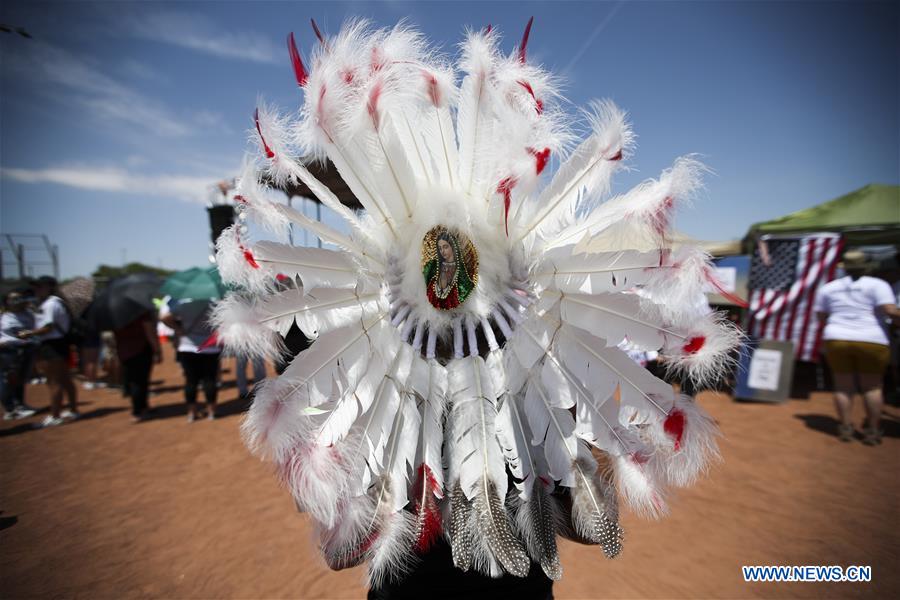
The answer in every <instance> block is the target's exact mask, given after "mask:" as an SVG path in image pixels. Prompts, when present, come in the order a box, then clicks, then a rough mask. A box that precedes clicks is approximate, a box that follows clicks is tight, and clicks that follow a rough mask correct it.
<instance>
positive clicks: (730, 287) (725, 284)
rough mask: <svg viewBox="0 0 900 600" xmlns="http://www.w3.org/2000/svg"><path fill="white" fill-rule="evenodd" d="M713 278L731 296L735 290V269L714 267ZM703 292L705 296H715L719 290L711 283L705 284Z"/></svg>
mask: <svg viewBox="0 0 900 600" xmlns="http://www.w3.org/2000/svg"><path fill="white" fill-rule="evenodd" d="M713 277H715V278H716V281H718V282H719V285H721V286H722V289H723V290H725V291H726V292H728V293H729V294H733V293H734V292H735V290H736V289H737V267H714V268H713ZM705 291H706V293H707V294H716V293H718V291H719V290H717V289H716V287H715V286H714V285H712V284H711V283H707V284H706V290H705Z"/></svg>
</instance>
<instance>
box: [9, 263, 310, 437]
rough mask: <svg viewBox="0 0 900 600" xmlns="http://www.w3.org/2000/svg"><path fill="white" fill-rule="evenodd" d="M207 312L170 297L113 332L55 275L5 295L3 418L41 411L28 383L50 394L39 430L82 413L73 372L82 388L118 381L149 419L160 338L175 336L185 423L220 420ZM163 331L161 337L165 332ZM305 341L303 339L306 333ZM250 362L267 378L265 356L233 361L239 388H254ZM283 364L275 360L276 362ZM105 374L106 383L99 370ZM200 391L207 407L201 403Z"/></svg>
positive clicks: (257, 375)
mask: <svg viewBox="0 0 900 600" xmlns="http://www.w3.org/2000/svg"><path fill="white" fill-rule="evenodd" d="M208 317H209V310H208V308H207V309H206V310H203V311H201V312H199V313H198V314H196V315H193V318H191V319H190V321H189V322H188V321H186V320H185V318H184V317H183V316H182V315H179V314H177V311H175V312H173V311H172V309H171V308H170V307H169V305H168V303H167V302H165V301H164V302H163V303H162V304H161V306H160V307H159V310H147V311H145V312H143V313H142V314H140V315H138V316H137V317H136V318H134V319H133V320H131V321H130V322H128V323H127V324H125V325H124V326H121V327H118V328H116V329H113V330H111V331H100V330H98V328H97V327H95V326H93V324H92V323H90V322H89V321H86V320H84V319H83V318H81V317H80V315H77V316H76V315H73V314H72V311H71V310H70V308H69V305H68V303H67V302H66V300H65V299H64V298H63V297H62V295H61V294H60V292H59V290H58V287H57V282H56V280H55V279H54V278H52V277H41V278H39V279H37V280H34V281H33V282H31V283H30V285H27V286H22V287H20V288H16V289H14V290H12V291H10V292H9V293H7V294H6V296H5V298H4V299H3V308H2V314H0V397H2V401H3V409H4V414H3V418H4V420H16V419H25V418H28V417H31V416H33V415H35V414H36V412H37V411H36V410H35V409H34V408H32V407H31V406H29V405H28V403H27V402H26V394H27V391H26V383H28V382H29V381H32V382H35V383H46V385H47V386H48V388H49V392H50V410H49V414H48V415H47V416H46V417H45V418H44V419H43V420H42V421H40V422H39V423H38V424H37V426H39V427H54V426H59V425H63V424H64V423H66V422H68V421H72V420H76V419H78V418H79V416H80V413H79V411H78V390H77V387H76V385H75V381H74V379H73V376H72V373H73V371H74V370H75V369H76V367H77V370H78V372H80V375H81V377H82V383H81V386H82V388H84V389H85V390H91V389H94V388H96V387H106V386H108V385H109V386H113V387H116V388H118V389H120V390H121V392H122V394H123V396H125V397H128V398H129V399H130V402H131V412H132V418H133V420H134V421H135V422H141V421H144V420H146V419H147V418H149V417H150V416H151V413H152V410H151V408H150V405H149V396H150V379H151V373H152V370H153V365H154V364H157V363H160V362H161V361H162V343H164V342H163V341H162V340H166V339H170V340H171V343H172V344H173V346H174V348H175V350H176V357H177V360H178V362H179V363H180V365H181V367H182V370H183V372H184V379H185V384H184V398H185V402H186V404H187V413H188V421H189V422H193V421H195V420H197V419H198V418H199V417H201V416H205V417H206V418H208V419H215V417H216V402H217V398H218V392H219V387H220V386H221V375H220V373H221V367H222V365H221V348H220V347H219V346H218V345H217V344H216V343H215V341H214V340H215V336H214V335H213V332H212V330H211V328H210V325H209V322H208V321H209V319H208ZM160 333H163V334H164V335H162V336H161V335H160ZM304 339H305V336H304ZM248 362H250V363H252V367H253V373H252V376H253V381H254V382H260V381H262V380H263V379H265V377H266V364H265V361H262V360H252V361H248V359H247V358H246V357H237V358H236V361H235V363H236V368H237V373H236V379H237V387H238V392H239V394H240V396H241V397H242V398H246V397H247V396H249V394H250V393H251V392H252V388H251V387H250V380H248V378H247V374H246V369H247V366H248ZM276 367H278V365H276ZM101 370H102V371H103V372H105V379H106V381H103V380H101V378H100V377H99V373H100V372H101ZM199 389H202V391H203V399H204V400H205V404H204V405H203V406H202V407H200V406H199V405H198V402H197V394H198V390H199Z"/></svg>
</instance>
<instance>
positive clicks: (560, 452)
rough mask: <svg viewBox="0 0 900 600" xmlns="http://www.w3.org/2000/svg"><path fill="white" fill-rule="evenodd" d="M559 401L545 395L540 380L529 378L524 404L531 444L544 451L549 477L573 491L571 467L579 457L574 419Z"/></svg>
mask: <svg viewBox="0 0 900 600" xmlns="http://www.w3.org/2000/svg"><path fill="white" fill-rule="evenodd" d="M556 398H557V396H556V395H555V394H554V395H550V394H548V393H547V392H546V390H545V389H544V388H543V386H542V385H541V382H540V380H539V378H537V377H531V378H529V381H528V387H527V388H526V391H525V399H524V400H525V401H524V403H523V404H524V407H525V414H526V416H527V417H528V423H529V425H530V427H531V431H532V434H533V437H532V439H531V443H532V444H533V445H535V446H539V447H543V450H544V457H545V459H546V462H547V467H548V470H549V473H550V476H551V477H552V478H553V479H554V480H556V481H559V482H560V483H561V485H563V486H566V487H572V485H573V473H572V463H573V462H574V461H575V459H576V458H577V457H578V439H577V438H576V436H575V419H573V418H572V413H571V412H570V411H569V409H568V408H564V407H561V406H560V405H559V404H558V403H557V402H555V399H556Z"/></svg>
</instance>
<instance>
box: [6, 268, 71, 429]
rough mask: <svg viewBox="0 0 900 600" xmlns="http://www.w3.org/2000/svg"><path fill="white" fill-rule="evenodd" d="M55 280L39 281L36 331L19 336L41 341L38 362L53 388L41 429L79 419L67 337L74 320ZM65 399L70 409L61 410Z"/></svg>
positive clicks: (36, 283) (40, 279)
mask: <svg viewBox="0 0 900 600" xmlns="http://www.w3.org/2000/svg"><path fill="white" fill-rule="evenodd" d="M56 285H57V284H56V279H54V278H53V277H49V276H44V277H41V278H39V279H38V280H37V281H36V282H35V283H34V286H33V287H34V294H35V297H36V298H37V300H38V301H39V302H40V303H41V307H40V313H39V315H38V318H37V328H36V329H32V330H23V331H20V332H19V337H20V338H22V339H32V338H35V339H37V340H39V341H40V346H39V348H38V360H39V361H40V362H41V363H42V371H43V372H44V374H45V375H46V376H47V385H49V386H50V414H49V415H48V416H47V417H46V418H45V419H44V420H43V421H42V422H41V427H54V426H57V425H62V424H63V423H64V422H65V420H64V419H73V420H74V419H77V418H78V417H79V413H78V392H77V390H76V389H75V384H74V382H73V381H72V375H71V373H69V360H68V359H69V340H68V338H67V334H68V333H69V329H70V328H71V327H72V316H71V315H70V314H69V309H68V308H67V307H66V305H65V302H63V299H62V298H60V297H59V295H58V294H57V289H56ZM63 396H66V397H67V398H68V400H69V408H68V409H67V410H65V411H63V410H62V402H63Z"/></svg>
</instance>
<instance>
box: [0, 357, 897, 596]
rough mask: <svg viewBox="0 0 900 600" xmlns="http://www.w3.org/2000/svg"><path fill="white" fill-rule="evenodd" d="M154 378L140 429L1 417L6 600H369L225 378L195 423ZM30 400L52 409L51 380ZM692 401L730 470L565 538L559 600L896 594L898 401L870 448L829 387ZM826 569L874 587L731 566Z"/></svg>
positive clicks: (166, 384) (0, 592) (168, 374)
mask: <svg viewBox="0 0 900 600" xmlns="http://www.w3.org/2000/svg"><path fill="white" fill-rule="evenodd" d="M228 366H231V365H230V364H229V365H228ZM228 379H229V376H226V381H227V380H228ZM154 380H156V382H157V383H156V384H155V387H156V389H158V390H160V393H159V394H157V395H155V396H154V397H153V398H152V400H151V402H152V404H153V405H154V406H155V407H157V413H158V415H157V416H158V418H155V419H153V420H150V421H148V422H145V423H141V424H138V425H134V424H132V423H131V422H130V417H129V413H128V410H127V404H126V402H125V401H124V400H123V399H122V398H121V397H120V396H119V395H118V393H117V392H114V391H112V390H95V391H90V392H85V391H83V390H79V391H80V401H81V403H82V412H83V413H84V414H85V418H84V419H82V420H81V421H78V422H75V423H72V424H68V425H65V426H62V427H58V428H52V429H47V430H36V429H32V428H31V423H33V422H36V421H38V420H39V419H40V418H41V417H43V415H38V416H37V417H34V418H32V419H30V420H29V421H15V422H3V424H2V426H0V451H2V456H3V468H2V472H0V524H2V527H0V529H2V530H0V565H2V568H0V596H2V597H3V598H20V597H38V596H40V597H83V598H123V597H129V598H133V597H157V598H159V597H165V598H201V597H202V598H362V597H364V595H365V588H364V587H363V585H362V577H363V573H362V571H361V569H358V568H357V569H353V570H350V571H344V572H341V573H335V572H332V571H329V570H328V569H327V568H326V567H325V565H324V563H323V562H322V560H321V558H319V556H318V554H317V551H316V548H315V543H314V541H313V539H312V533H311V527H310V525H309V523H308V521H307V518H306V517H305V516H302V515H299V514H297V512H296V511H295V509H294V506H293V503H292V502H291V500H290V498H289V497H288V495H287V494H286V493H285V492H284V491H282V490H281V489H279V487H278V485H277V484H276V482H275V480H274V478H273V477H272V476H271V474H270V469H269V467H268V466H267V465H265V464H262V463H260V462H259V461H258V460H257V459H255V458H254V457H252V456H250V454H249V453H248V452H247V451H246V449H245V448H244V447H243V445H242V443H241V440H240V437H239V435H238V425H239V423H240V412H241V410H242V408H243V407H242V406H241V402H240V401H239V400H237V399H236V396H237V394H236V392H235V390H234V388H233V387H231V388H228V389H225V390H223V394H222V396H221V398H220V402H221V403H222V408H223V412H225V413H226V415H225V416H224V417H223V418H220V419H219V420H217V421H214V422H209V421H205V420H204V421H201V422H197V423H193V424H188V423H187V422H186V420H185V417H184V409H183V406H182V404H181V396H180V390H179V389H178V386H179V385H180V384H181V377H180V372H179V371H178V368H177V365H176V364H175V362H174V361H173V360H172V357H171V356H168V357H167V360H166V362H165V363H164V364H162V365H160V366H159V367H157V369H156V371H155V372H154ZM28 393H29V394H30V396H29V401H30V402H31V403H32V405H33V406H35V407H44V406H46V404H47V395H46V392H45V388H44V386H32V387H29V389H28ZM700 403H701V404H702V405H703V406H704V407H706V408H707V409H708V410H709V411H710V412H711V413H712V415H713V416H714V417H715V418H716V419H717V420H718V421H719V423H720V426H721V428H722V430H723V432H724V434H725V439H724V440H723V441H722V453H723V456H724V462H723V463H722V464H720V465H718V466H716V467H715V468H714V469H713V470H712V472H711V473H710V475H709V477H707V478H706V479H705V480H703V481H702V482H701V483H700V484H699V485H697V486H696V487H694V488H691V489H688V490H682V491H680V492H679V493H678V495H677V497H675V498H673V499H672V502H671V508H672V510H671V515H670V516H669V517H667V518H666V519H664V520H662V521H659V522H646V521H642V520H640V519H638V518H636V517H634V516H633V515H630V514H627V513H626V514H625V515H624V516H623V526H624V527H625V530H626V535H627V537H626V543H625V551H624V553H623V554H622V556H621V557H619V558H617V559H616V560H613V561H609V560H606V559H604V558H603V556H602V554H601V553H600V551H599V549H597V548H596V547H584V546H577V545H575V544H569V543H566V544H564V545H563V546H562V558H563V561H562V562H563V567H564V571H565V573H564V575H563V579H562V581H561V582H560V583H558V584H557V585H556V586H555V594H556V597H557V598H600V597H603V598H638V597H642V598H700V597H704V598H760V597H768V598H772V597H775V598H788V597H791V598H792V597H798V598H800V597H803V598H820V597H841V598H843V597H863V596H868V597H878V598H898V597H900V573H898V570H897V566H898V564H900V561H898V546H900V529H898V517H897V514H898V508H900V502H898V498H900V494H898V492H900V483H898V480H900V469H898V463H900V452H898V451H900V439H898V437H900V411H898V410H897V409H896V408H890V407H889V408H888V409H887V415H886V422H885V429H886V432H887V435H886V436H885V439H884V443H883V444H882V445H881V446H877V447H866V446H863V445H862V444H861V443H859V441H856V442H854V443H851V444H844V443H841V442H840V441H838V440H837V438H836V437H834V435H833V434H832V433H831V430H832V428H833V423H834V422H833V418H832V416H831V415H832V408H831V404H830V400H829V397H828V396H827V395H825V394H818V395H814V396H813V398H812V399H811V400H808V401H801V400H796V401H790V402H787V403H785V404H782V405H777V406H775V405H763V404H745V403H735V402H732V401H731V400H730V399H729V398H727V397H725V396H722V395H715V394H703V395H701V397H700ZM857 411H858V412H859V414H860V415H861V414H862V413H861V409H860V408H859V407H857ZM860 418H861V417H860ZM819 564H822V565H841V566H847V565H871V567H872V582H871V583H831V584H813V583H778V584H775V583H755V584H748V583H744V581H743V578H742V575H741V565H819Z"/></svg>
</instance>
